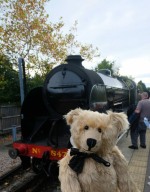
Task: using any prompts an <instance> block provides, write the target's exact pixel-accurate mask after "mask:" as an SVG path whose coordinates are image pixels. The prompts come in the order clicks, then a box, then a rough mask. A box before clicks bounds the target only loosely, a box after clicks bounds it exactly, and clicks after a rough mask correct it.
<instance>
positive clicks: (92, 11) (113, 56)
mask: <svg viewBox="0 0 150 192" xmlns="http://www.w3.org/2000/svg"><path fill="white" fill-rule="evenodd" d="M46 9H47V11H48V14H49V15H50V20H51V21H52V22H56V21H58V20H59V18H60V17H63V21H64V23H65V28H66V29H67V28H68V29H69V28H70V27H71V26H72V25H73V23H74V22H75V20H77V21H78V26H77V38H78V40H79V41H80V42H82V43H89V44H93V45H94V46H96V47H98V48H99V50H100V54H101V55H100V58H99V60H98V62H100V61H101V60H103V59H105V58H106V59H107V60H109V61H115V64H116V66H119V68H120V73H121V74H122V75H127V76H130V75H131V76H132V77H134V78H135V81H136V82H138V81H140V80H142V82H143V83H145V84H146V86H147V87H150V0H51V1H50V2H49V3H48V4H47V6H46ZM98 62H97V63H98ZM83 63H84V66H85V67H87V68H92V67H94V66H95V65H96V63H94V62H93V63H86V61H84V62H83Z"/></svg>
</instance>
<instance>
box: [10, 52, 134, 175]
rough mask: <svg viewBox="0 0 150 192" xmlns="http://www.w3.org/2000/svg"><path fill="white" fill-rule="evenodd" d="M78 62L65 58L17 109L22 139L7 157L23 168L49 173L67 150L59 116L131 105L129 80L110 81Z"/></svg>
mask: <svg viewBox="0 0 150 192" xmlns="http://www.w3.org/2000/svg"><path fill="white" fill-rule="evenodd" d="M82 61H83V59H82V57H81V56H80V55H70V56H68V57H67V59H66V62H67V64H61V65H59V66H57V67H55V68H54V69H53V70H51V71H50V73H49V74H48V75H47V78H46V80H45V82H44V85H43V87H37V88H34V89H33V90H31V91H30V92H29V94H28V95H27V96H26V98H25V100H24V102H23V104H22V108H21V117H22V119H21V133H22V138H21V140H20V141H17V142H14V143H13V148H12V149H10V150H9V155H10V157H12V158H16V157H17V156H19V157H20V158H21V160H22V165H23V166H24V168H28V167H29V166H32V168H33V170H34V171H35V172H41V171H42V170H44V171H45V172H46V173H47V174H50V173H52V170H53V169H54V167H55V166H56V165H57V161H58V160H60V159H61V158H63V157H64V156H65V154H66V152H67V149H68V143H69V139H70V131H69V126H67V125H66V122H65V120H64V119H63V115H65V114H66V113H67V112H69V111H70V110H71V109H75V108H78V107H80V108H82V109H90V110H94V111H99V112H104V111H106V110H107V109H112V110H113V111H123V110H124V109H126V108H127V107H128V106H129V105H131V104H134V103H135V101H136V93H137V90H136V84H135V83H134V82H133V81H132V80H130V79H128V80H127V79H126V80H123V79H121V78H113V77H112V76H111V74H110V71H109V70H101V71H100V72H99V73H96V72H94V71H92V70H88V69H86V68H84V67H83V65H82ZM54 170H55V169H54Z"/></svg>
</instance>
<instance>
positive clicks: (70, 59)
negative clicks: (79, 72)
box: [65, 55, 84, 66]
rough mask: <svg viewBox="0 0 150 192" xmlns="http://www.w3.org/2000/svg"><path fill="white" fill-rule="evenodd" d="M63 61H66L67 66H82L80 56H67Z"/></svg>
mask: <svg viewBox="0 0 150 192" xmlns="http://www.w3.org/2000/svg"><path fill="white" fill-rule="evenodd" d="M65 61H67V63H68V64H72V65H78V66H82V61H84V59H83V58H82V57H81V55H69V56H68V57H67V58H66V59H65Z"/></svg>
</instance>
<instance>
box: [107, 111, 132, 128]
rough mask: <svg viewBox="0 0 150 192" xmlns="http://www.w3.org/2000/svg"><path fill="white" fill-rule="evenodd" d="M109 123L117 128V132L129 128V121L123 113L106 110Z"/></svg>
mask: <svg viewBox="0 0 150 192" xmlns="http://www.w3.org/2000/svg"><path fill="white" fill-rule="evenodd" d="M107 113H108V115H109V116H110V119H111V123H112V124H113V125H114V126H115V127H116V128H117V129H118V131H119V132H122V131H125V130H127V129H128V128H129V122H128V119H127V115H126V114H125V113H123V112H122V113H115V112H111V111H108V112H107Z"/></svg>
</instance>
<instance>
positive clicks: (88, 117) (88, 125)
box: [64, 108, 129, 154]
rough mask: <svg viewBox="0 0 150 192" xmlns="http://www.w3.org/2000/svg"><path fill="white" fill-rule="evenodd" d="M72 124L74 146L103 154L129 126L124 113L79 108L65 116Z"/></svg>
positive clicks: (68, 122) (69, 123) (84, 150)
mask: <svg viewBox="0 0 150 192" xmlns="http://www.w3.org/2000/svg"><path fill="white" fill-rule="evenodd" d="M64 117H65V118H66V122H67V124H68V125H70V128H71V129H70V131H71V140H72V141H73V142H72V144H73V147H76V148H78V149H79V150H80V151H82V152H87V153H96V154H99V153H100V154H102V153H106V152H109V151H110V150H112V148H113V147H114V146H115V145H116V141H117V139H118V136H119V135H120V134H121V132H123V131H125V130H126V129H128V127H129V123H128V120H127V116H126V115H125V114H124V113H114V112H111V111H107V114H105V113H98V112H94V111H90V110H82V109H80V108H77V109H75V110H71V111H70V112H69V113H67V115H65V116H64Z"/></svg>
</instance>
